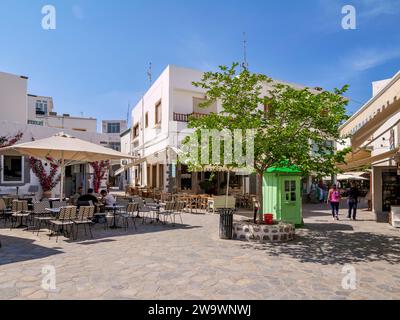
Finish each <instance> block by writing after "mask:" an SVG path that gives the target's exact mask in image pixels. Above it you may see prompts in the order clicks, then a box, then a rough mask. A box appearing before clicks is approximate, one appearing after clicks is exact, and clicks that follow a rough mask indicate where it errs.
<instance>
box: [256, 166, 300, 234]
mask: <svg viewBox="0 0 400 320" xmlns="http://www.w3.org/2000/svg"><path fill="white" fill-rule="evenodd" d="M301 177H302V175H301V171H300V170H299V169H298V168H297V167H294V166H291V167H271V168H269V169H268V170H266V171H265V173H264V176H263V209H264V210H263V213H272V214H273V215H274V220H280V221H284V222H289V223H293V224H294V225H295V226H297V227H300V226H302V225H303V215H302V198H301Z"/></svg>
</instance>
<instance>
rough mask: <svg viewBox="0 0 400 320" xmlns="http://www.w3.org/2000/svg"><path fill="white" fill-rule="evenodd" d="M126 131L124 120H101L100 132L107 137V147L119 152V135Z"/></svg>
mask: <svg viewBox="0 0 400 320" xmlns="http://www.w3.org/2000/svg"><path fill="white" fill-rule="evenodd" d="M126 129H127V122H126V120H103V121H102V123H101V132H102V133H103V134H106V135H107V137H108V147H109V148H111V149H114V150H117V151H121V141H120V135H121V133H122V132H124V131H125V130H126Z"/></svg>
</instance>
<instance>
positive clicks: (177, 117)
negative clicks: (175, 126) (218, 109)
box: [174, 112, 206, 122]
mask: <svg viewBox="0 0 400 320" xmlns="http://www.w3.org/2000/svg"><path fill="white" fill-rule="evenodd" d="M204 116H206V114H205V113H199V112H192V113H177V112H174V121H178V122H189V118H190V117H192V118H195V119H198V118H201V117H204Z"/></svg>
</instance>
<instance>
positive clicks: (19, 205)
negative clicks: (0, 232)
mask: <svg viewBox="0 0 400 320" xmlns="http://www.w3.org/2000/svg"><path fill="white" fill-rule="evenodd" d="M11 211H12V214H11V220H13V221H11V229H12V228H24V227H26V228H27V227H28V226H27V225H24V224H23V219H24V218H25V219H26V220H25V222H26V223H28V222H27V219H28V217H29V215H30V212H29V211H28V201H26V200H14V201H13V202H12V209H11ZM18 218H20V223H19V225H17V226H16V225H15V224H16V223H17V220H18Z"/></svg>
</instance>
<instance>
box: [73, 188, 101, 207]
mask: <svg viewBox="0 0 400 320" xmlns="http://www.w3.org/2000/svg"><path fill="white" fill-rule="evenodd" d="M93 191H94V190H93V189H91V188H89V189H88V193H87V194H84V195H83V196H80V197H79V198H78V201H92V203H93V204H94V205H96V204H97V203H98V202H99V200H98V199H97V198H96V197H95V196H94V194H93Z"/></svg>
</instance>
